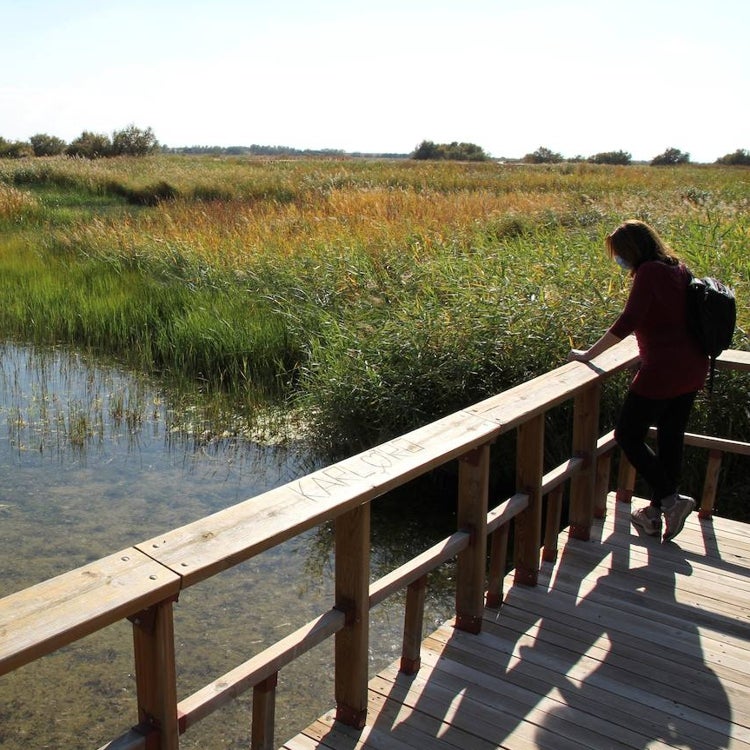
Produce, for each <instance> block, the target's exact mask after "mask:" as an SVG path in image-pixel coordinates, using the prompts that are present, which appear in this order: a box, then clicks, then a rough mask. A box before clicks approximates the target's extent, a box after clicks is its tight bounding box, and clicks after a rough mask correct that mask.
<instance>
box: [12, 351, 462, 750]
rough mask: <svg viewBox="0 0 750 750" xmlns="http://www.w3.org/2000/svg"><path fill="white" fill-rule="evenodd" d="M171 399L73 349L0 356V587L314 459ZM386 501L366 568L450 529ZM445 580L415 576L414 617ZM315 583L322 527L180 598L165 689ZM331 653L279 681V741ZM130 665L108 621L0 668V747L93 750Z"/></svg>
mask: <svg viewBox="0 0 750 750" xmlns="http://www.w3.org/2000/svg"><path fill="white" fill-rule="evenodd" d="M177 403H179V404H180V406H175V404H177ZM183 404H184V401H182V400H178V399H177V398H176V395H175V394H170V393H169V392H168V391H165V390H164V389H163V388H162V387H160V386H159V385H158V384H156V383H154V382H149V381H148V380H146V379H144V378H141V377H137V376H135V375H133V374H130V373H127V372H123V371H121V370H118V369H117V368H115V367H111V366H106V365H103V364H101V363H98V362H94V361H91V360H88V359H86V358H84V357H82V356H81V355H80V354H77V353H75V352H68V351H65V350H39V349H33V348H28V347H17V346H6V347H4V348H3V349H2V352H0V596H5V595H7V594H9V593H11V592H13V591H16V590H20V589H22V588H25V587H27V586H30V585H33V584H34V583H36V582H38V581H41V580H44V579H46V578H50V577H52V576H54V575H57V574H59V573H63V572H65V571H67V570H70V569H72V568H75V567H77V566H79V565H82V564H85V563H86V562H89V561H91V560H95V559H97V558H99V557H103V556H105V555H107V554H110V553H112V552H116V551H118V550H120V549H122V548H124V547H127V546H130V545H133V544H136V543H138V542H140V541H143V540H144V539H148V538H150V537H152V536H154V535H156V534H158V533H159V532H160V531H164V530H167V529H171V528H175V527H177V526H181V525H183V524H185V523H189V522H190V521H193V520H195V519H197V518H200V517H202V516H205V515H207V514H209V513H212V512H215V511H216V510H219V509H221V508H225V507H228V506H230V505H232V504H234V503H237V502H239V501H242V500H245V499H246V498H248V497H252V496H255V495H257V494H259V493H261V492H264V491H266V490H268V489H271V488H272V487H274V486H278V485H279V484H283V483H285V482H288V481H291V480H292V479H294V478H295V477H297V476H300V475H302V474H304V473H307V472H309V471H310V470H312V469H313V468H315V464H316V462H315V459H314V458H312V457H311V456H310V455H309V454H308V453H307V452H305V451H303V450H302V449H301V447H300V446H298V445H296V444H295V443H294V442H286V443H283V444H269V445H263V444H260V443H259V442H257V441H253V440H250V439H248V438H246V437H242V436H241V435H237V434H235V432H236V431H235V430H234V429H233V428H232V426H231V425H229V426H228V425H226V424H216V422H215V418H213V417H211V416H210V413H209V412H206V411H203V410H202V407H201V404H200V403H199V402H198V400H197V397H196V402H195V403H191V404H189V405H188V406H187V407H185V406H184V405H183ZM212 419H214V421H213V422H212ZM237 419H238V421H243V420H242V415H238V416H237ZM427 502H428V503H429V498H428V499H427ZM388 505H389V502H388V500H387V499H386V500H384V501H383V503H382V510H379V509H378V508H377V507H376V509H375V510H374V517H373V532H372V560H373V574H374V575H375V576H380V575H382V574H383V573H385V572H387V570H390V569H391V568H392V567H395V566H396V565H398V564H399V563H400V562H401V561H402V560H404V559H407V558H408V557H409V556H410V555H411V554H414V553H415V552H417V551H420V550H422V549H424V548H426V547H427V546H429V545H430V544H432V543H433V542H434V541H435V540H437V539H439V538H441V537H442V536H444V535H446V534H447V533H450V530H451V529H450V518H448V519H446V518H444V515H445V514H444V513H435V514H429V515H428V517H427V518H425V515H424V509H425V507H428V506H427V505H425V499H424V498H423V499H422V501H421V502H420V503H419V507H416V506H415V507H414V510H413V512H410V511H409V503H407V504H406V505H405V504H404V503H403V502H400V503H398V504H397V505H398V513H389V512H388V510H387V508H388ZM450 577H451V570H450V568H448V569H447V570H444V571H442V572H441V573H440V574H436V575H434V576H433V577H432V580H431V587H430V594H429V596H428V605H427V606H428V609H427V612H426V627H429V626H430V625H431V624H436V623H438V622H442V621H443V620H444V619H445V618H446V617H448V616H449V614H450V609H451V606H452V591H451V581H450ZM331 578H332V560H331V534H330V529H329V528H328V527H322V528H320V529H315V530H312V531H310V532H307V533H306V534H304V535H302V536H300V537H298V538H296V539H293V540H290V541H289V542H287V543H285V544H284V545H281V546H280V547H278V548H276V549H273V550H269V551H268V552H266V553H263V554H262V555H261V556H259V557H257V558H255V559H253V560H251V561H249V562H247V563H244V564H243V565H241V566H239V567H237V568H235V569H233V570H230V571H227V572H226V573H224V574H222V575H220V576H218V577H216V578H214V579H211V580H210V581H206V582H203V583H201V584H199V585H197V586H195V587H193V588H192V589H188V590H187V591H185V592H183V594H182V595H181V597H180V601H179V602H178V603H177V604H176V605H175V631H176V640H177V662H178V693H179V696H180V697H184V696H186V695H189V694H190V693H191V692H193V691H194V690H196V689H197V688H199V687H201V686H202V685H203V684H205V683H206V682H207V681H209V680H211V679H213V678H215V677H218V676H220V675H221V674H223V673H224V672H225V671H227V670H229V669H231V668H232V667H234V666H236V665H237V664H239V663H240V662H242V661H244V660H245V659H247V658H249V657H250V656H252V655H253V654H254V653H257V652H258V651H260V650H262V649H263V648H265V647H267V646H268V645H270V644H271V643H272V642H274V641H275V640H278V639H279V638H281V637H283V636H285V635H287V634H288V633H289V632H291V631H293V630H294V629H295V628H297V627H299V626H301V625H302V624H304V623H305V622H307V621H308V620H310V619H312V618H313V617H315V616H317V615H318V614H320V613H322V612H324V611H326V610H327V609H328V608H330V606H331V601H332V599H331V591H332V585H331ZM402 616H403V611H402V602H401V599H400V598H395V599H394V600H392V601H389V602H386V603H385V604H383V605H381V607H379V608H378V609H377V610H375V611H374V621H373V624H372V633H371V642H372V643H371V669H372V671H376V670H377V669H379V668H382V667H383V666H385V665H386V664H388V663H390V662H391V661H393V660H394V659H395V658H397V657H398V652H399V650H400V645H401V628H402ZM332 651H333V643H332V641H331V642H329V643H326V644H324V645H322V646H320V647H318V648H317V649H315V650H314V651H313V652H311V653H310V654H307V655H306V656H304V657H303V658H302V659H300V660H298V662H297V663H295V664H294V665H292V666H290V667H288V668H287V669H285V670H284V671H283V672H282V673H281V675H280V680H279V688H278V702H277V723H276V726H277V730H276V740H277V742H278V743H279V744H280V743H281V742H283V741H284V740H285V739H287V738H288V737H290V736H292V735H293V734H295V733H296V732H297V731H299V730H300V729H301V728H303V727H304V726H305V725H306V724H308V723H309V722H310V721H312V720H313V719H314V718H315V717H316V716H318V715H319V714H321V713H322V712H324V711H325V710H327V709H328V708H329V707H330V706H331V705H332V704H333V697H332V696H333V687H332V679H331V665H332V656H331V655H332ZM132 672H133V665H132V636H131V630H130V625H129V623H127V622H123V623H122V624H118V625H115V626H113V627H110V628H108V629H106V630H105V631H102V632H101V633H97V634H95V635H93V636H90V637H88V638H87V639H85V640H84V641H81V642H79V643H77V644H73V645H71V646H69V647H67V648H65V649H62V650H60V651H59V652H56V653H55V654H52V655H50V656H48V657H46V658H44V659H42V660H40V661H39V662H37V663H34V664H30V665H27V666H25V667H23V668H21V669H19V670H17V671H16V672H14V673H11V674H10V675H6V676H4V677H1V678H0V747H2V748H7V749H8V750H15V748H28V747H35V748H46V747H49V748H77V747H81V748H84V747H85V748H88V747H94V748H96V747H99V746H100V745H102V744H104V743H105V742H106V741H108V740H110V739H113V738H114V737H116V736H117V735H118V734H120V733H121V732H122V731H124V730H125V729H127V728H128V727H129V726H131V725H132V724H134V723H135V721H136V716H135V711H136V707H135V702H134V701H135V698H134V688H135V683H134V678H133V674H132ZM249 727H250V695H249V694H248V695H247V696H243V697H242V698H240V699H239V700H238V701H236V702H235V703H234V704H233V705H232V706H231V707H229V708H226V709H222V710H221V711H219V712H218V713H217V714H215V715H214V716H213V717H210V718H209V719H207V720H205V721H204V722H202V723H201V724H199V725H198V726H197V727H195V728H193V729H191V730H189V731H188V733H186V735H184V736H183V738H182V740H181V747H186V748H191V747H194V748H235V747H248V746H249V731H250V730H249Z"/></svg>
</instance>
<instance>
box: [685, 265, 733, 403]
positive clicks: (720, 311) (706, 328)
mask: <svg viewBox="0 0 750 750" xmlns="http://www.w3.org/2000/svg"><path fill="white" fill-rule="evenodd" d="M687 320H688V328H689V330H690V332H691V333H692V335H693V336H694V337H695V339H696V341H697V342H698V344H699V345H700V347H701V349H702V350H703V351H704V352H705V353H706V355H707V356H708V357H710V359H711V369H710V375H709V380H708V390H709V392H710V391H711V390H712V389H713V385H714V371H715V370H716V358H717V357H718V356H719V355H720V354H721V353H722V352H723V351H724V350H725V349H728V348H729V347H730V346H731V344H732V336H733V335H734V327H735V325H736V323H737V301H736V300H735V298H734V292H733V291H732V290H731V289H730V288H729V287H728V286H727V285H726V284H723V283H722V282H721V281H719V280H718V279H714V278H712V277H710V276H706V277H705V278H702V279H698V278H696V277H695V276H693V275H692V274H691V275H690V283H689V284H688V288H687Z"/></svg>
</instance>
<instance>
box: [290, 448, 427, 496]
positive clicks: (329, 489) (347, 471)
mask: <svg viewBox="0 0 750 750" xmlns="http://www.w3.org/2000/svg"><path fill="white" fill-rule="evenodd" d="M422 450H424V448H423V447H422V446H421V445H418V444H417V443H412V442H411V441H409V440H406V439H405V438H396V439H394V440H391V441H389V442H387V443H384V444H383V445H379V446H378V447H377V448H372V449H370V450H368V451H365V452H364V453H359V454H358V455H356V456H353V457H352V458H348V459H346V460H345V461H342V462H341V463H338V464H334V465H333V466H328V467H326V468H325V469H321V470H320V471H316V472H315V473H314V474H308V475H307V476H305V477H302V479H300V480H298V481H296V482H294V483H293V484H292V485H291V489H292V490H293V491H294V492H296V493H298V494H300V495H302V497H304V498H306V499H307V500H313V501H316V502H317V501H320V500H328V499H329V498H331V497H332V496H333V495H334V494H335V493H336V491H337V490H340V489H341V488H346V487H351V486H352V485H355V484H358V483H361V482H362V480H364V479H370V478H372V477H376V476H388V475H389V469H392V468H393V467H394V466H397V465H398V464H400V463H401V462H402V461H404V460H405V459H407V458H411V457H412V456H413V455H414V454H415V453H419V452H420V451H422Z"/></svg>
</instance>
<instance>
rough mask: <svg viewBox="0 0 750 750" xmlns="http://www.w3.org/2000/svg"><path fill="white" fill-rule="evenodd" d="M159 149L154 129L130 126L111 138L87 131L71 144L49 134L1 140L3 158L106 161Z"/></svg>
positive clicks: (117, 131)
mask: <svg viewBox="0 0 750 750" xmlns="http://www.w3.org/2000/svg"><path fill="white" fill-rule="evenodd" d="M158 150H159V142H158V141H157V140H156V137H155V136H154V134H153V132H152V130H151V128H146V129H145V130H142V129H141V128H137V127H136V126H135V125H128V127H126V128H123V129H122V130H115V131H114V132H113V133H112V135H111V136H109V135H106V134H105V133H92V132H90V131H88V130H84V131H83V133H81V135H79V136H78V138H76V139H75V140H73V141H71V142H70V143H66V142H65V141H64V140H62V138H58V137H56V136H54V135H47V134H46V133H38V134H37V135H32V136H31V138H29V140H28V141H6V140H5V138H2V137H0V157H5V158H14V159H20V158H23V157H30V156H60V155H62V154H64V155H65V156H74V157H81V158H84V159H102V158H106V157H110V156H146V155H147V154H152V153H155V152H156V151H158Z"/></svg>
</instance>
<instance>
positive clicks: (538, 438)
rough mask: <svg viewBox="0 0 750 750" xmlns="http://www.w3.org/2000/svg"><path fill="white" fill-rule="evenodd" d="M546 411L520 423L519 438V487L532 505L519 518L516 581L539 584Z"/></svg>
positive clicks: (519, 490)
mask: <svg viewBox="0 0 750 750" xmlns="http://www.w3.org/2000/svg"><path fill="white" fill-rule="evenodd" d="M543 471H544V414H539V415H537V416H536V417H532V418H531V419H530V420H529V421H528V422H524V423H523V424H521V425H519V427H518V430H517V437H516V488H517V491H518V492H523V493H525V494H526V495H528V496H529V504H528V507H527V508H526V509H525V510H524V511H523V512H522V513H519V514H518V515H517V516H516V519H515V526H514V532H515V551H514V557H515V574H514V576H513V581H514V583H522V584H525V585H527V586H536V583H537V579H538V577H539V550H540V546H541V543H542V539H541V536H542V474H543Z"/></svg>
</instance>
